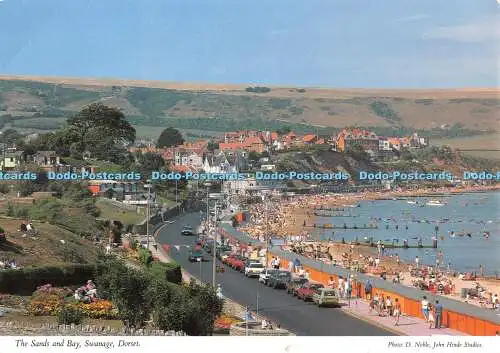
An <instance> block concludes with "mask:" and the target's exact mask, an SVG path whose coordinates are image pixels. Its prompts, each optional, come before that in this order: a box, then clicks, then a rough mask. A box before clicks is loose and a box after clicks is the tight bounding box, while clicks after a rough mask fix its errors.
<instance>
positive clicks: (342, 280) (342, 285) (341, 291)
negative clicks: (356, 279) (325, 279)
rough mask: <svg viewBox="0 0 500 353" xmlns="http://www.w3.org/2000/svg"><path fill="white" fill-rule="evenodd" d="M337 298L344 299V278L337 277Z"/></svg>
mask: <svg viewBox="0 0 500 353" xmlns="http://www.w3.org/2000/svg"><path fill="white" fill-rule="evenodd" d="M339 296H340V297H341V298H343V297H344V277H342V276H339Z"/></svg>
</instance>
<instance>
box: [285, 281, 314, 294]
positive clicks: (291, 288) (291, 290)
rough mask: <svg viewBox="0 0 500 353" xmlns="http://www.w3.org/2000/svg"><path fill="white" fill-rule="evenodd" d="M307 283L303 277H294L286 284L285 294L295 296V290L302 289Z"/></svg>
mask: <svg viewBox="0 0 500 353" xmlns="http://www.w3.org/2000/svg"><path fill="white" fill-rule="evenodd" d="M307 282H309V281H308V280H307V278H304V277H294V278H292V280H291V281H290V282H288V283H287V284H286V292H287V293H288V294H291V295H293V296H295V295H297V289H299V288H300V287H302V286H303V285H304V284H306V283H307Z"/></svg>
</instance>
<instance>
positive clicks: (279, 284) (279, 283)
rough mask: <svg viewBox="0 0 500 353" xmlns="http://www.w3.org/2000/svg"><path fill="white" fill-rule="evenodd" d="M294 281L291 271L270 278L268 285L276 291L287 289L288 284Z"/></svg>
mask: <svg viewBox="0 0 500 353" xmlns="http://www.w3.org/2000/svg"><path fill="white" fill-rule="evenodd" d="M291 280H292V273H291V272H289V271H281V270H280V271H278V272H275V273H273V274H272V275H271V276H269V280H268V281H267V285H268V286H269V287H272V288H274V289H285V288H286V285H287V283H288V282H290V281H291Z"/></svg>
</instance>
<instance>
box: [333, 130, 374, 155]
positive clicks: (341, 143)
mask: <svg viewBox="0 0 500 353" xmlns="http://www.w3.org/2000/svg"><path fill="white" fill-rule="evenodd" d="M355 146H359V147H361V148H363V150H365V151H366V152H368V151H371V152H374V153H377V152H378V150H379V138H378V136H377V134H375V133H374V132H372V131H368V130H363V129H359V128H354V129H343V130H342V131H341V132H339V134H338V135H337V148H338V150H339V151H340V152H349V151H350V150H352V148H353V147H355Z"/></svg>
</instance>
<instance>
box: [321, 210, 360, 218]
mask: <svg viewBox="0 0 500 353" xmlns="http://www.w3.org/2000/svg"><path fill="white" fill-rule="evenodd" d="M314 215H315V216H317V217H357V216H356V215H353V214H350V213H342V212H337V211H315V212H314Z"/></svg>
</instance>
